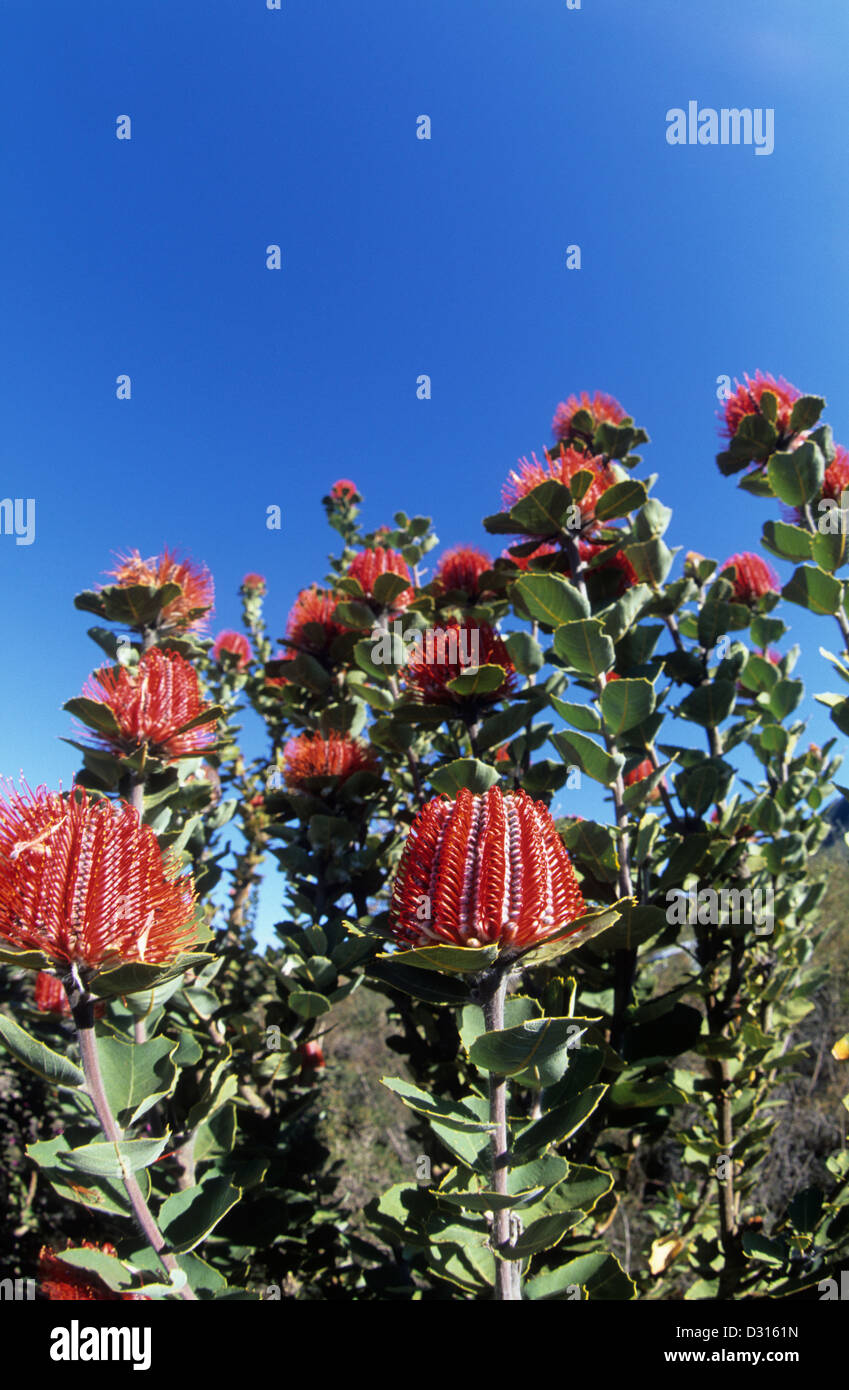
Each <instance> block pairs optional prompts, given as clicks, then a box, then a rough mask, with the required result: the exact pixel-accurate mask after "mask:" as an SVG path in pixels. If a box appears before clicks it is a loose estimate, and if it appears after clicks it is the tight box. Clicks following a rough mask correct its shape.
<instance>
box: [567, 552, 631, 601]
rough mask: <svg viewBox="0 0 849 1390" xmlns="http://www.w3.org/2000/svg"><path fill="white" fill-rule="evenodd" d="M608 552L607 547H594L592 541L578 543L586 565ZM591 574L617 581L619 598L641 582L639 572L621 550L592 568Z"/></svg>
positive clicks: (610, 554)
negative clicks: (638, 576)
mask: <svg viewBox="0 0 849 1390" xmlns="http://www.w3.org/2000/svg"><path fill="white" fill-rule="evenodd" d="M606 550H608V547H607V546H606V545H593V544H592V542H590V541H579V542H578V554H579V555H580V557H581V559H582V560H583V561H584V563H585V564H590V563H591V561H593V560H594V559H595V557H596V556H597V555H603V554H604V552H605V551H606ZM591 572H594V573H600V574H604V575H610V576H611V578H613V579H614V580H615V584H616V590H617V597H619V596H620V595H622V594H624V593H625V591H626V589H632V588H633V587H634V585H635V584H637V583H638V582H639V581H638V579H637V571H636V570H635V569H634V566H633V565H632V564H631V561H630V560H629V559H628V556H627V555H625V554H624V553H623V552H622V551H621V550H612V551H610V552H609V554H608V555H607V556H606V557H605V559H603V560H602V561H600V563H599V564H598V565H596V566H593V567H592V570H591Z"/></svg>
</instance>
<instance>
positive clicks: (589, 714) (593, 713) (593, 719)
mask: <svg viewBox="0 0 849 1390" xmlns="http://www.w3.org/2000/svg"><path fill="white" fill-rule="evenodd" d="M550 698H551V704H552V707H553V708H554V709H555V710H556V711H557V713H558V714H559V715H562V717H563V718H564V719H565V720H566V721H567V723H569V724H571V725H572V727H573V728H575V729H582V730H583V731H584V733H587V734H597V733H598V731H599V729H600V728H601V715H600V714H599V713H598V710H597V709H596V708H595V706H594V705H575V704H572V703H570V701H568V700H558V698H557V696H556V695H552V696H551V697H550Z"/></svg>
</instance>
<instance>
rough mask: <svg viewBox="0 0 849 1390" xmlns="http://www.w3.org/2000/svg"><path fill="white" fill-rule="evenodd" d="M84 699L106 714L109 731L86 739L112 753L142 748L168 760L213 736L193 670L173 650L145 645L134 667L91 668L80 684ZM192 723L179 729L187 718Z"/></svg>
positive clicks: (206, 744)
mask: <svg viewBox="0 0 849 1390" xmlns="http://www.w3.org/2000/svg"><path fill="white" fill-rule="evenodd" d="M83 695H84V696H85V698H86V699H89V700H93V701H95V703H97V704H99V705H102V706H104V707H105V708H106V709H107V710H109V712H110V713H111V715H112V718H113V721H114V724H115V725H116V726H117V727H116V728H115V730H114V731H112V732H110V731H98V732H97V733H88V734H87V737H88V738H89V740H90V741H91V743H92V744H93V745H94V746H95V747H98V748H101V749H104V750H105V751H107V752H110V753H114V754H115V755H116V756H118V757H121V756H126V755H127V754H130V753H134V752H136V751H137V750H138V749H139V748H142V747H146V748H148V749H149V750H150V752H151V753H152V754H154V755H155V756H156V757H159V758H164V759H165V760H166V761H167V762H174V761H176V760H177V759H178V758H185V757H191V756H195V755H197V754H198V753H201V752H203V751H204V750H205V749H206V748H208V747H209V745H210V744H211V743H213V742H214V740H215V730H214V728H210V727H209V726H210V724H214V721H215V717H216V716H215V713H214V711H213V709H212V707H211V706H209V705H207V704H205V703H204V701H203V698H202V696H201V693H200V685H199V683H198V677H197V672H196V671H195V668H194V667H193V666H192V665H191V663H190V662H188V661H186V660H185V658H184V657H182V656H180V655H179V653H178V652H171V651H163V650H162V648H161V647H151V648H150V650H149V651H147V652H144V653H143V655H142V656H141V657H140V658H139V662H138V665H137V666H115V667H107V668H105V669H104V670H101V671H95V673H94V675H93V676H91V677H90V678H89V680H88V681H87V682H86V685H85V687H84V689H83ZM195 720H197V721H199V722H198V723H197V725H196V727H194V728H192V729H188V730H186V732H180V731H181V730H183V729H184V728H185V726H186V725H187V724H189V723H191V722H192V721H195Z"/></svg>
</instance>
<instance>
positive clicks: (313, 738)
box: [283, 732, 377, 791]
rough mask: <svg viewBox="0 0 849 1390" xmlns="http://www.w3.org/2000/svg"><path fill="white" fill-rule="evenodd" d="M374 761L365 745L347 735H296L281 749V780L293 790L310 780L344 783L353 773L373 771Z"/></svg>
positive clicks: (375, 763)
mask: <svg viewBox="0 0 849 1390" xmlns="http://www.w3.org/2000/svg"><path fill="white" fill-rule="evenodd" d="M376 769H377V759H376V758H375V756H374V754H373V753H372V751H371V749H370V748H369V747H368V745H367V744H365V743H362V742H361V741H360V740H359V739H357V738H350V737H349V736H348V735H347V734H337V733H335V732H334V733H330V734H328V736H327V738H324V737H323V736H322V735H321V734H318V733H315V734H298V736H297V738H290V739H289V741H288V743H287V744H286V746H285V748H284V749H283V780H284V782H285V783H286V786H287V787H289V788H290V789H291V790H293V791H295V790H297V789H298V788H299V787H302V786H303V784H304V782H306V781H308V779H309V778H310V777H338V778H339V780H340V783H341V782H344V781H345V780H346V779H347V778H348V777H350V776H351V774H352V773H353V772H374V771H376Z"/></svg>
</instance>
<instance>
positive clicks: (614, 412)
mask: <svg viewBox="0 0 849 1390" xmlns="http://www.w3.org/2000/svg"><path fill="white" fill-rule="evenodd" d="M579 410H586V411H588V412H589V414H590V415H591V416H592V417H593V429H595V427H596V426H597V425H600V424H601V423H602V421H603V420H606V421H608V422H609V423H610V424H611V425H619V424H621V422H622V421H623V420H624V419H625V411H624V410H623V409H622V407H621V405H620V404H619V402H618V401H617V400H614V398H613V396H608V395H606V394H605V392H604V391H596V392H594V394H593V395H592V396H591V395H590V394H589V392H588V391H582V392H581V394H580V396H570V397H569V399H568V400H567V401H561V402H560V405H559V406H558V407H557V409H556V410H555V412H554V419H553V420H552V422H551V430H552V433H553V435H554V438H555V439H558V440H564V441H565V440H568V439H569V437H570V435H571V434H572V421H573V420H574V418H575V416H576V415H577V413H578V411H579Z"/></svg>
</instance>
